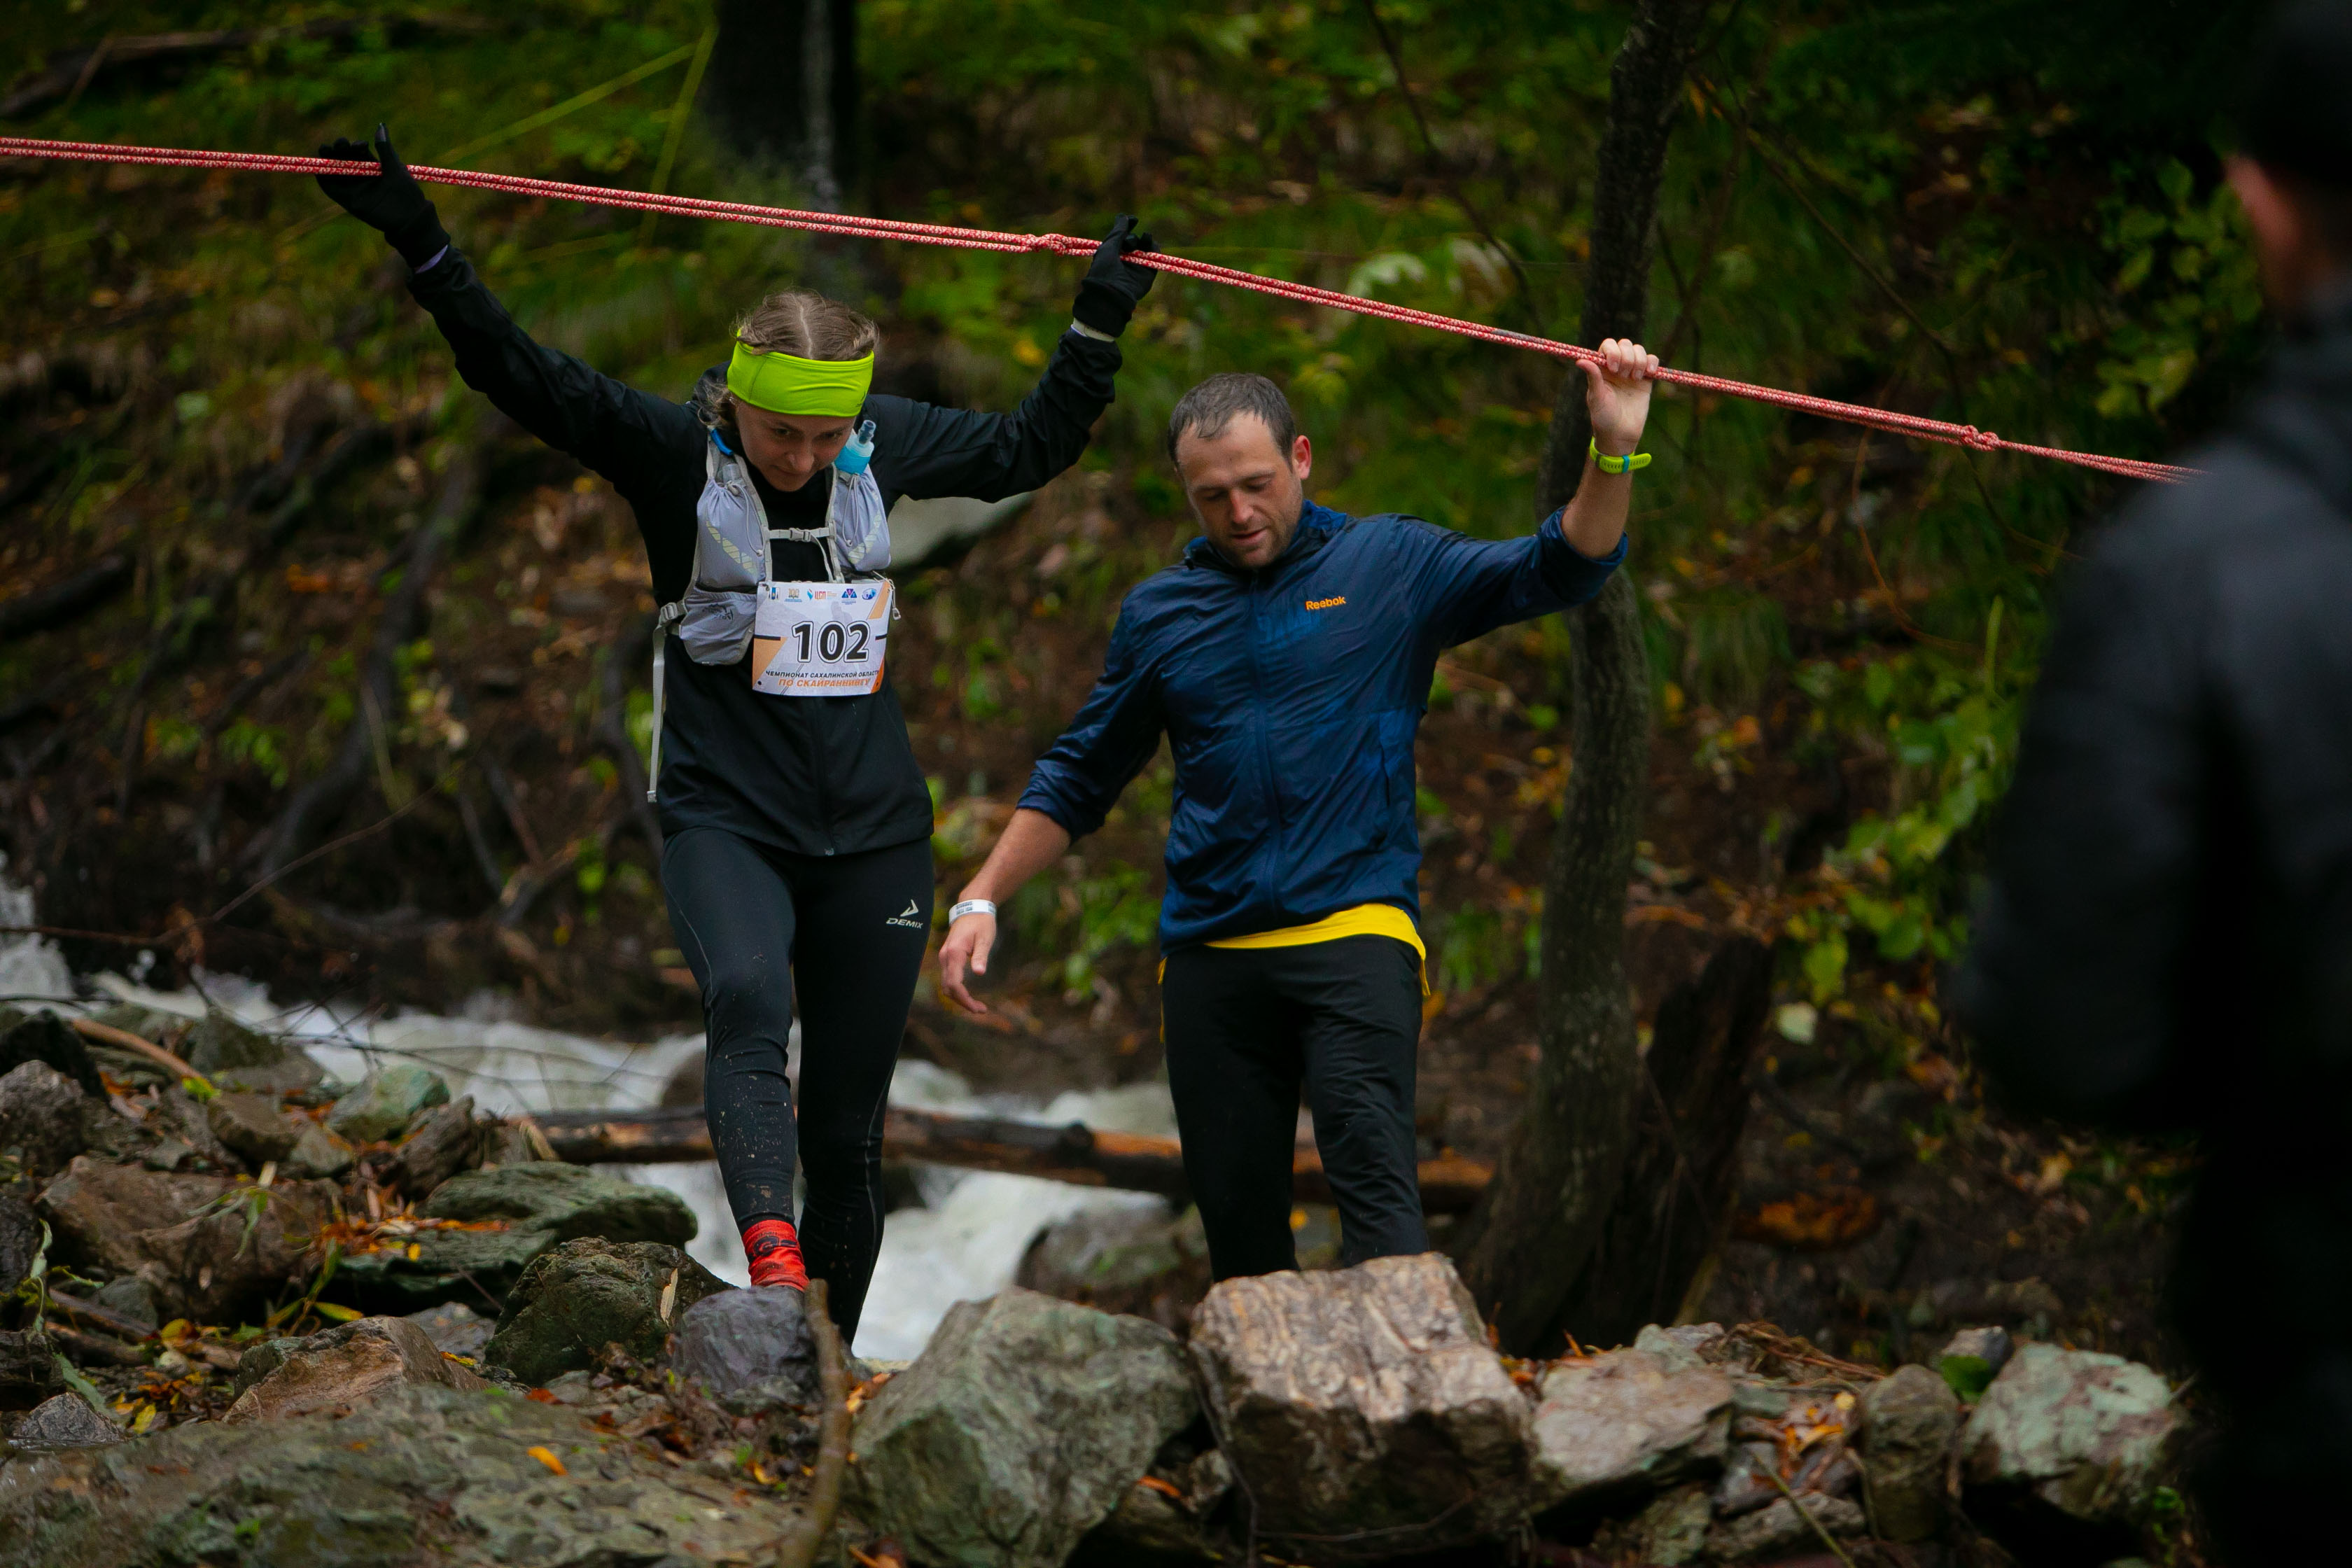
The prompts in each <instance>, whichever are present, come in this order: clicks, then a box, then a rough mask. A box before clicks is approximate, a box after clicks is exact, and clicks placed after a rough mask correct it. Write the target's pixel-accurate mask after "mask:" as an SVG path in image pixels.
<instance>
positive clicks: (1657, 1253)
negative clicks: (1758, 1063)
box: [1548, 936, 1772, 1345]
mask: <svg viewBox="0 0 2352 1568" xmlns="http://www.w3.org/2000/svg"><path fill="white" fill-rule="evenodd" d="M1771 1002H1772V954H1771V950H1770V949H1769V948H1768V947H1766V946H1765V945H1764V944H1763V943H1762V942H1758V941H1757V940H1756V939H1755V938H1754V937H1751V936H1735V937H1732V938H1731V939H1730V940H1729V941H1727V942H1725V943H1724V944H1723V945H1722V946H1721V947H1719V948H1717V949H1716V952H1715V955H1714V956H1713V957H1712V958H1710V959H1708V960H1707V963H1706V972H1705V973H1702V974H1701V975H1700V976H1699V977H1698V979H1697V980H1696V982H1695V983H1693V984H1687V985H1683V986H1680V987H1677V988H1676V989H1675V992H1674V993H1673V994H1671V995H1669V996H1668V997H1667V998H1666V999H1665V1000H1664V1002H1662V1003H1660V1004H1659V1005H1658V1021H1657V1027H1656V1029H1655V1030H1654V1031H1653V1033H1652V1035H1651V1037H1650V1049H1649V1054H1648V1055H1647V1056H1646V1057H1644V1058H1643V1060H1642V1062H1641V1064H1640V1066H1639V1067H1637V1068H1636V1069H1635V1070H1636V1072H1637V1073H1639V1074H1641V1075H1642V1077H1641V1078H1639V1079H1636V1082H1635V1095H1634V1100H1633V1108H1632V1110H1633V1114H1632V1119H1631V1120H1632V1121H1633V1129H1634V1131H1633V1150H1632V1152H1630V1153H1629V1154H1628V1155H1627V1156H1626V1159H1625V1168H1624V1174H1623V1176H1622V1179H1621V1180H1620V1181H1619V1183H1618V1187H1617V1202H1616V1204H1615V1205H1614V1206H1613V1207H1612V1208H1611V1210H1610V1211H1609V1217H1608V1218H1607V1220H1605V1221H1604V1222H1603V1223H1602V1225H1601V1238H1600V1240H1599V1241H1598V1242H1597V1243H1596V1244H1595V1245H1594V1247H1593V1249H1592V1255H1591V1258H1590V1260H1588V1261H1587V1263H1586V1264H1585V1267H1584V1272H1583V1273H1582V1274H1581V1275H1580V1277H1579V1278H1578V1279H1577V1283H1576V1289H1575V1290H1574V1291H1573V1292H1572V1293H1571V1294H1570V1297H1569V1299H1568V1301H1567V1302H1566V1304H1565V1305H1564V1306H1563V1307H1562V1308H1561V1310H1560V1313H1559V1321H1558V1322H1556V1323H1555V1324H1553V1325H1552V1327H1551V1328H1550V1329H1549V1331H1548V1336H1549V1335H1563V1337H1564V1331H1565V1330H1568V1329H1573V1330H1574V1331H1575V1332H1576V1336H1577V1338H1578V1339H1580V1340H1584V1341H1588V1342H1591V1343H1593V1344H1602V1345H1612V1344H1622V1343H1623V1342H1625V1341H1627V1340H1630V1339H1632V1338H1633V1336H1634V1335H1635V1334H1637V1333H1639V1332H1640V1331H1641V1330H1642V1325H1643V1324H1644V1323H1671V1322H1673V1321H1675V1319H1676V1317H1677V1316H1678V1315H1679V1313H1680V1310H1681V1308H1682V1306H1683V1302H1684V1299H1685V1297H1686V1296H1687V1295H1688V1294H1689V1293H1690V1289H1691V1285H1692V1281H1693V1280H1695V1279H1696V1278H1697V1277H1698V1274H1699V1270H1700V1269H1701V1268H1702V1267H1704V1265H1705V1264H1706V1259H1707V1258H1708V1257H1709V1256H1710V1255H1711V1254H1712V1253H1713V1252H1714V1251H1715V1249H1716V1248H1717V1246H1719V1245H1720V1244H1721V1242H1722V1239H1723V1232H1724V1225H1725V1221H1726V1220H1727V1218H1728V1216H1729V1211H1730V1208H1731V1201H1732V1198H1733V1197H1734V1195H1735V1194H1736V1190H1737V1187H1738V1173H1739V1138H1740V1134H1741V1133H1742V1132H1744V1131H1746V1130H1747V1126H1748V1058H1750V1057H1751V1056H1753V1055H1754V1054H1755V1050H1756V1042H1757V1039H1758V1038H1759V1036H1760V1035H1761V1034H1762V1032H1763V1028H1764V1015H1765V1013H1766V1011H1767V1010H1768V1009H1769V1007H1770V1005H1771Z"/></svg>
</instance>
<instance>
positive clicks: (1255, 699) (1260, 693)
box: [1249, 574, 1285, 899]
mask: <svg viewBox="0 0 2352 1568" xmlns="http://www.w3.org/2000/svg"><path fill="white" fill-rule="evenodd" d="M1270 581H1271V578H1270V576H1268V575H1267V574H1253V581H1252V582H1251V584H1250V587H1249V593H1250V619H1249V654H1250V707H1251V709H1252V711H1253V718H1254V722H1253V723H1252V724H1251V726H1250V728H1251V729H1252V730H1253V731H1255V732H1256V735H1257V765H1258V787H1259V788H1260V789H1262V790H1263V791H1265V804H1266V809H1267V812H1268V813H1269V814H1270V815H1271V816H1273V818H1274V839H1273V841H1272V842H1271V843H1269V844H1268V845H1267V846H1266V847H1265V848H1264V849H1263V850H1261V851H1260V852H1259V853H1260V856H1261V858H1265V859H1267V860H1270V861H1272V862H1273V863H1274V865H1275V866H1276V867H1279V866H1280V864H1281V860H1282V838H1283V830H1284V826H1285V824H1284V822H1283V819H1282V796H1281V795H1280V794H1279V793H1278V792H1277V791H1276V788H1275V782H1274V781H1275V769H1274V742H1273V741H1272V740H1271V739H1270V738H1269V737H1268V736H1267V734H1266V703H1265V663H1264V661H1263V660H1262V659H1261V658H1259V650H1260V649H1261V648H1262V647H1264V646H1265V639H1264V637H1263V635H1262V624H1263V620H1264V616H1265V602H1266V586H1265V585H1266V584H1267V583H1268V582H1270ZM1274 891H1275V893H1276V897H1277V899H1278V898H1279V897H1280V894H1281V888H1280V886H1279V884H1276V887H1275V889H1274Z"/></svg>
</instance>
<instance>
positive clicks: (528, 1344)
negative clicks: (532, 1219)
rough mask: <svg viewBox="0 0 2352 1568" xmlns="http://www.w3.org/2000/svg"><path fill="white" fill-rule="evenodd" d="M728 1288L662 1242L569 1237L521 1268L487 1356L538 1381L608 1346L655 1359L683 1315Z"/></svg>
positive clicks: (581, 1364)
mask: <svg viewBox="0 0 2352 1568" xmlns="http://www.w3.org/2000/svg"><path fill="white" fill-rule="evenodd" d="M726 1289H729V1286H728V1285H727V1283H726V1282H725V1281H724V1280H722V1279H719V1277H718V1276H717V1275H715V1274H713V1273H711V1272H710V1270H709V1269H708V1268H704V1267H703V1266H702V1265H701V1264H699V1263H697V1262H696V1261H695V1260H694V1259H693V1258H688V1256H687V1255H686V1253H685V1251H684V1250H683V1249H681V1248H679V1247H671V1246H669V1245H667V1244H666V1243H663V1242H658V1241H622V1242H614V1241H606V1240H604V1239H603V1238H602V1237H583V1238H582V1239H580V1240H578V1241H567V1242H564V1243H563V1244H562V1246H560V1247H556V1248H555V1249H554V1250H553V1251H551V1252H548V1253H545V1254H543V1255H541V1257H539V1258H535V1259H533V1260H532V1262H531V1264H530V1267H529V1268H525V1269H524V1270H523V1271H522V1278H521V1279H520V1280H518V1281H516V1284H515V1288H514V1289H513V1290H512V1291H511V1292H509V1295H508V1297H507V1311H506V1315H505V1316H504V1317H503V1318H501V1319H500V1320H499V1328H498V1332H497V1334H496V1335H495V1336H494V1337H493V1338H492V1339H491V1340H490V1342H489V1345H488V1349H487V1350H485V1351H484V1352H483V1359H484V1360H486V1361H488V1363H491V1364H492V1365H494V1366H501V1367H504V1368H506V1369H507V1371H509V1372H510V1373H513V1374H514V1375H515V1376H516V1377H518V1378H520V1379H521V1380H522V1381H523V1382H524V1383H527V1384H531V1385H533V1386H534V1387H536V1386H538V1385H540V1384H545V1383H546V1382H548V1381H549V1380H550V1379H551V1378H554V1377H558V1376H561V1375H562V1373H567V1372H580V1371H586V1370H589V1369H591V1368H593V1367H594V1366H596V1365H597V1364H598V1363H599V1361H600V1360H601V1358H602V1357H603V1355H604V1351H605V1347H606V1346H608V1345H618V1346H620V1347H621V1349H622V1351H623V1352H625V1353H626V1354H627V1355H629V1356H631V1357H633V1358H634V1359H635V1360H638V1361H651V1360H652V1359H653V1358H654V1357H656V1356H657V1355H659V1354H660V1353H661V1350H662V1346H663V1344H664V1342H666V1341H667V1339H668V1338H669V1335H670V1330H671V1328H672V1326H673V1325H674V1324H677V1322H678V1321H679V1317H680V1315H681V1314H682V1313H684V1312H686V1311H688V1310H689V1309H691V1308H692V1307H693V1306H694V1305H695V1304H696V1303H697V1302H698V1301H701V1300H704V1299H705V1298H707V1297H711V1296H716V1295H717V1294H719V1292H720V1291H722V1290H726ZM719 1392H725V1391H723V1390H722V1391H719Z"/></svg>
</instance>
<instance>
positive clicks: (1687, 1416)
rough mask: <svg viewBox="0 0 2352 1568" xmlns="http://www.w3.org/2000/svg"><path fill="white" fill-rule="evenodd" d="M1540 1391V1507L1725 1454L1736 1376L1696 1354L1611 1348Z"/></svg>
mask: <svg viewBox="0 0 2352 1568" xmlns="http://www.w3.org/2000/svg"><path fill="white" fill-rule="evenodd" d="M1685 1353H1687V1352H1685ZM1541 1389H1542V1401H1541V1403H1540V1404H1539V1405H1538V1406H1537V1407H1536V1413H1535V1421H1534V1436H1535V1444H1536V1460H1535V1468H1536V1475H1537V1482H1536V1485H1537V1493H1538V1496H1537V1506H1538V1508H1551V1507H1554V1506H1557V1505H1559V1504H1562V1503H1568V1502H1575V1501H1579V1500H1588V1499H1597V1498H1606V1497H1608V1496H1610V1495H1612V1494H1618V1493H1624V1492H1627V1491H1630V1490H1635V1489H1654V1488H1657V1487H1661V1486H1665V1485H1668V1484H1671V1483H1672V1482H1675V1481H1678V1480H1681V1479H1684V1478H1685V1477H1686V1476H1689V1475H1692V1474H1694V1473H1696V1471H1699V1470H1701V1469H1712V1468H1714V1467H1715V1466H1716V1465H1717V1464H1718V1463H1720V1462H1721V1461H1722V1459H1723V1458H1724V1455H1725V1446H1726V1444H1727V1442H1728V1440H1729V1434H1730V1421H1731V1404H1732V1385H1731V1380H1730V1379H1729V1378H1728V1377H1726V1376H1725V1375H1724V1374H1723V1373H1721V1372H1719V1371H1717V1370H1716V1369H1715V1368H1713V1367H1710V1366H1705V1365H1701V1364H1699V1363H1698V1362H1697V1360H1696V1357H1692V1358H1690V1359H1689V1361H1688V1362H1687V1363H1683V1364H1675V1363H1670V1361H1669V1360H1668V1359H1667V1358H1666V1357H1664V1356H1661V1355H1658V1354H1655V1353H1653V1352H1650V1351H1646V1350H1640V1349H1634V1350H1622V1351H1610V1352H1604V1353H1603V1354H1601V1355H1598V1356H1595V1357H1593V1358H1591V1360H1589V1361H1584V1362H1570V1363H1564V1364H1562V1365H1559V1366H1555V1367H1553V1368H1552V1369H1551V1370H1550V1371H1549V1372H1547V1373H1544V1376H1543V1382H1542V1384H1541Z"/></svg>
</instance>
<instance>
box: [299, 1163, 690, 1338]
mask: <svg viewBox="0 0 2352 1568" xmlns="http://www.w3.org/2000/svg"><path fill="white" fill-rule="evenodd" d="M420 1212H421V1213H423V1214H424V1215H426V1216H427V1217H429V1218H433V1219H446V1220H456V1221H458V1222H460V1223H461V1224H463V1225H466V1226H474V1227H479V1228H469V1229H463V1230H456V1229H446V1230H426V1231H421V1232H419V1233H418V1234H417V1235H416V1236H415V1237H414V1238H413V1244H414V1246H415V1249H416V1256H415V1257H414V1258H411V1257H410V1256H409V1255H408V1252H407V1250H406V1249H405V1248H402V1249H391V1248H387V1249H385V1250H383V1251H380V1252H366V1253H361V1254H359V1255H358V1256H356V1257H352V1258H345V1259H344V1260H343V1264H342V1268H341V1270H340V1271H339V1272H338V1273H337V1274H336V1277H335V1279H336V1287H337V1289H338V1290H341V1291H346V1292H348V1293H349V1294H350V1295H351V1296H352V1298H353V1300H355V1302H356V1304H357V1305H358V1306H359V1307H360V1308H361V1309H362V1310H366V1311H372V1312H375V1311H380V1312H393V1313H407V1312H416V1311H422V1310H425V1308H427V1307H432V1306H437V1305H439V1304H440V1303H441V1302H443V1301H455V1300H463V1301H466V1302H467V1304H469V1305H472V1306H476V1307H491V1306H496V1305H499V1303H502V1302H503V1301H504V1300H505V1299H506V1295H507V1292H508V1291H509V1290H511V1289H513V1288H514V1285H515V1282H516V1281H517V1280H518V1279H520V1278H521V1277H522V1271H523V1270H524V1269H525V1268H529V1267H530V1262H531V1259H533V1258H537V1257H538V1256H539V1255H540V1254H541V1253H542V1252H546V1251H549V1250H550V1249H551V1248H553V1247H557V1246H559V1245H560V1244H562V1243H563V1242H566V1241H573V1240H577V1239H578V1238H580V1237H587V1236H596V1237H604V1239H605V1240H607V1241H659V1242H666V1243H667V1244H668V1245H670V1246H672V1247H683V1246H684V1245H685V1244H686V1243H688V1242H689V1241H691V1240H693V1239H694V1231H695V1218H694V1211H693V1210H692V1209H690V1208H688V1207H687V1205H686V1201H685V1200H684V1199H683V1198H680V1197H679V1196H678V1195H677V1194H676V1193H673V1192H669V1191H667V1189H665V1188H661V1187H646V1186H640V1185H638V1184H636V1183H635V1182H625V1181H623V1180H622V1179H621V1178H620V1177H618V1176H614V1175H609V1174H607V1173H604V1172H603V1171H598V1170H593V1169H591V1168H590V1167H588V1166H585V1165H566V1164H562V1163H557V1162H551V1161H535V1162H533V1163H530V1164H523V1165H501V1166H499V1168H498V1169H496V1170H481V1171H467V1172H464V1173H461V1174H459V1175H457V1176H453V1177H452V1178H450V1179H449V1180H448V1181H446V1182H444V1183H442V1184H441V1185H440V1186H439V1187H438V1188H436V1189H435V1191H434V1194H433V1195H432V1196H431V1197H430V1198H428V1199H426V1200H425V1203H424V1205H422V1207H421V1210H420Z"/></svg>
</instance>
